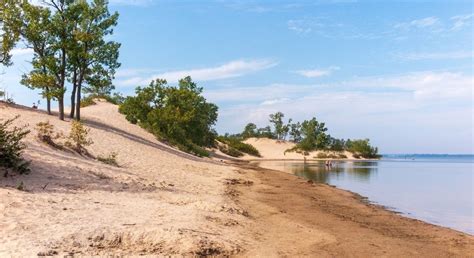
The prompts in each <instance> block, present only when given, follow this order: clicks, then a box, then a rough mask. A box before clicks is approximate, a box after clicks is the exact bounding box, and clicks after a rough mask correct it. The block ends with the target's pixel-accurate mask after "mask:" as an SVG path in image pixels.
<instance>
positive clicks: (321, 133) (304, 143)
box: [296, 117, 329, 151]
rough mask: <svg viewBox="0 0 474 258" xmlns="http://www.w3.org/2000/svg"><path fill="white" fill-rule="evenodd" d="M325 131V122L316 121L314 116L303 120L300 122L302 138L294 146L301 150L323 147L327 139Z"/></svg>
mask: <svg viewBox="0 0 474 258" xmlns="http://www.w3.org/2000/svg"><path fill="white" fill-rule="evenodd" d="M326 131H327V128H326V126H325V124H324V123H320V122H318V120H316V118H315V117H313V118H312V119H311V120H305V121H303V123H302V124H301V135H302V136H303V139H302V140H301V141H300V142H299V143H298V144H297V145H296V146H297V147H298V148H299V149H301V150H303V151H312V150H318V149H324V148H325V147H326V146H327V144H328V141H329V137H328V135H327V134H326Z"/></svg>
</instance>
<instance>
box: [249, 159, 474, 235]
mask: <svg viewBox="0 0 474 258" xmlns="http://www.w3.org/2000/svg"><path fill="white" fill-rule="evenodd" d="M245 161H248V165H250V166H255V167H256V168H258V169H261V170H262V171H263V172H264V171H267V170H268V171H272V172H278V173H284V174H288V175H292V176H295V177H297V178H301V179H302V180H305V181H307V182H308V183H309V182H310V181H311V182H312V183H314V184H323V185H326V186H329V187H332V188H336V189H338V190H341V191H345V192H348V193H350V194H352V195H354V196H355V197H357V198H356V199H358V201H360V202H362V203H365V204H368V205H371V206H374V207H376V208H379V209H383V210H385V211H388V212H392V213H393V214H395V215H399V216H402V217H403V218H407V219H411V220H415V221H420V222H423V223H427V224H429V225H433V226H437V227H442V228H445V229H449V230H454V231H456V232H459V233H462V234H467V235H470V236H474V234H470V233H468V232H464V231H461V230H458V229H454V228H450V227H447V226H444V225H440V224H434V223H431V222H428V221H424V220H422V219H418V218H415V217H411V216H409V215H408V214H407V213H405V212H402V211H397V210H396V207H390V206H387V205H383V204H380V203H377V202H375V201H372V200H370V198H369V197H367V196H364V195H362V194H359V193H357V192H354V191H351V190H348V189H343V188H340V187H338V186H336V185H331V184H328V183H320V182H316V181H313V180H311V179H306V178H304V177H299V176H297V175H294V174H292V173H289V172H286V171H282V170H278V169H271V168H265V167H261V166H259V165H258V164H255V163H252V162H255V161H258V160H244V162H245ZM261 161H283V162H284V161H302V160H297V159H291V160H281V159H265V160H261ZM311 161H324V159H321V160H319V159H316V160H311ZM332 161H334V160H332ZM336 161H381V159H378V160H375V159H371V160H352V159H338V160H336Z"/></svg>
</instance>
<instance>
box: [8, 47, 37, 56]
mask: <svg viewBox="0 0 474 258" xmlns="http://www.w3.org/2000/svg"><path fill="white" fill-rule="evenodd" d="M33 53H34V51H33V49H31V48H15V49H12V51H11V54H12V55H13V56H24V55H32V54H33Z"/></svg>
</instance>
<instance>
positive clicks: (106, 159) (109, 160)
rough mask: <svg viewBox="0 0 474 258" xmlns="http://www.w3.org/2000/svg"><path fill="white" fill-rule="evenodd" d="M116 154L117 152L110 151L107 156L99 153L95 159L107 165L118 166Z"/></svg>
mask: <svg viewBox="0 0 474 258" xmlns="http://www.w3.org/2000/svg"><path fill="white" fill-rule="evenodd" d="M117 156H118V153H117V152H111V153H109V154H108V155H107V156H101V155H99V156H97V160H98V161H100V162H102V163H105V164H107V165H111V166H116V167H118V166H119V165H118V162H117Z"/></svg>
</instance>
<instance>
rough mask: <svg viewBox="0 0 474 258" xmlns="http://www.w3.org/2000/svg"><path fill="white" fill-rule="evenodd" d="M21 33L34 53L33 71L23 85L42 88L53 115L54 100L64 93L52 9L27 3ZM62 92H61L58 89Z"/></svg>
mask: <svg viewBox="0 0 474 258" xmlns="http://www.w3.org/2000/svg"><path fill="white" fill-rule="evenodd" d="M22 10H23V12H22V17H21V18H22V25H21V27H20V34H21V36H22V38H23V39H25V44H26V45H27V47H30V48H32V49H33V51H34V56H33V60H32V62H31V63H32V66H33V70H32V71H30V72H29V73H27V74H24V75H23V77H22V80H21V83H22V84H23V85H25V86H27V87H29V88H32V89H41V90H42V92H41V94H42V96H43V98H46V108H47V111H48V114H51V100H52V99H56V98H57V97H59V96H60V94H61V89H59V88H58V87H57V82H56V78H55V75H54V73H52V71H53V70H54V65H55V61H54V60H55V50H54V43H55V38H54V35H53V34H52V33H51V29H50V27H51V26H52V24H51V12H50V10H49V9H48V8H44V7H40V6H35V5H31V4H28V3H25V4H24V5H23V6H22ZM58 89H59V90H58Z"/></svg>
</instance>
